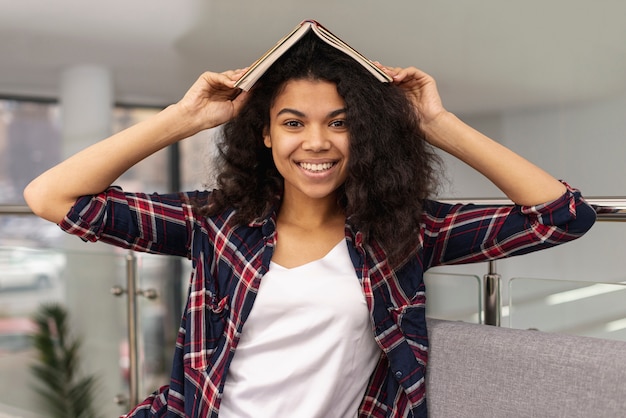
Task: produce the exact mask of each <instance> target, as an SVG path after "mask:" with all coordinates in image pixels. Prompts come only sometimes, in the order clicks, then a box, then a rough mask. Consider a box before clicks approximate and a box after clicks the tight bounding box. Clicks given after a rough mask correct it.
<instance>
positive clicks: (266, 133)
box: [263, 128, 272, 148]
mask: <svg viewBox="0 0 626 418" xmlns="http://www.w3.org/2000/svg"><path fill="white" fill-rule="evenodd" d="M263 143H264V144H265V146H266V147H267V148H272V137H271V136H270V132H269V129H267V128H265V129H263Z"/></svg>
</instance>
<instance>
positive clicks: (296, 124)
mask: <svg viewBox="0 0 626 418" xmlns="http://www.w3.org/2000/svg"><path fill="white" fill-rule="evenodd" d="M285 126H289V127H290V128H297V127H300V126H302V123H300V121H297V120H288V121H286V122H285Z"/></svg>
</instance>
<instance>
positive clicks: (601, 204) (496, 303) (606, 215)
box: [440, 197, 626, 326]
mask: <svg viewBox="0 0 626 418" xmlns="http://www.w3.org/2000/svg"><path fill="white" fill-rule="evenodd" d="M585 200H586V201H587V203H589V205H591V207H592V208H593V209H594V210H595V211H596V214H597V220H598V221H601V222H626V197H599V198H590V199H585ZM440 201H442V202H444V203H451V204H455V203H463V204H467V203H473V204H476V205H510V204H511V203H512V202H511V201H510V200H507V199H478V198H477V199H441V200H440ZM501 283H502V278H501V277H500V275H499V274H498V273H497V269H496V262H495V261H490V262H489V271H488V273H487V274H485V275H484V276H483V297H484V323H485V324H486V325H495V326H500V323H501V318H502V300H501V299H502V296H501V294H502V293H501Z"/></svg>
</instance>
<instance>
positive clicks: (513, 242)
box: [423, 183, 596, 267]
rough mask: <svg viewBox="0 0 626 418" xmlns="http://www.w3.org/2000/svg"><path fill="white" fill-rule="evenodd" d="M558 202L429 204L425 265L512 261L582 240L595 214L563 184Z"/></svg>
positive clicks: (426, 223) (593, 220)
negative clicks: (511, 258) (486, 204)
mask: <svg viewBox="0 0 626 418" xmlns="http://www.w3.org/2000/svg"><path fill="white" fill-rule="evenodd" d="M564 184H565V186H566V187H567V191H566V192H565V193H564V194H563V195H562V196H561V197H559V198H558V199H556V200H554V201H552V202H548V203H544V204H541V205H536V206H520V205H509V206H482V205H473V204H469V205H462V204H457V205H449V204H443V203H440V202H433V201H431V202H428V205H427V208H426V215H425V221H424V222H425V225H424V231H423V234H424V236H423V242H424V243H423V249H424V261H425V263H426V264H427V265H426V267H434V266H437V265H443V264H465V263H474V262H481V261H487V260H495V259H498V258H505V257H511V256H515V255H521V254H526V253H529V252H533V251H538V250H541V249H544V248H549V247H552V246H555V245H558V244H562V243H565V242H568V241H572V240H574V239H576V238H579V237H581V236H582V235H583V234H584V233H585V232H587V231H588V230H589V228H591V226H592V225H593V224H594V222H595V219H596V212H595V211H594V209H593V208H592V207H591V206H589V204H587V203H586V202H585V200H584V199H583V198H582V196H581V194H580V192H579V191H578V190H576V189H574V188H572V187H570V186H569V185H568V184H566V183H564Z"/></svg>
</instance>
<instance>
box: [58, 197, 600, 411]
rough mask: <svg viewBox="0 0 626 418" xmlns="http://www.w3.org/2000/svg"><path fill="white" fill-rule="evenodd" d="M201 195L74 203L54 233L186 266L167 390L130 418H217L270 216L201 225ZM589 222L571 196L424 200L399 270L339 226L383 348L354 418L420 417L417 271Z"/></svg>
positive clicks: (566, 236) (522, 249)
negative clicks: (186, 261)
mask: <svg viewBox="0 0 626 418" xmlns="http://www.w3.org/2000/svg"><path fill="white" fill-rule="evenodd" d="M209 193H210V192H206V191H203V192H191V193H176V194H167V195H159V194H152V195H146V194H131V193H124V192H123V191H122V190H121V189H119V188H116V187H112V188H110V189H108V190H107V191H106V192H104V193H101V194H98V195H95V196H86V197H83V198H80V199H79V200H78V201H77V202H76V204H75V206H74V207H73V208H72V210H71V211H70V212H69V213H68V215H67V216H66V218H65V220H64V221H63V222H62V223H61V224H60V226H61V227H62V228H63V229H64V230H65V231H67V232H68V233H71V234H75V235H78V236H79V237H81V238H82V239H83V240H86V241H102V242H107V243H110V244H114V245H117V246H120V247H123V248H130V249H133V250H135V251H146V252H151V253H159V254H170V255H178V256H184V257H188V258H190V259H191V261H192V265H193V274H192V277H191V283H190V289H189V296H188V299H187V306H186V309H185V312H184V314H183V317H182V321H181V326H180V330H179V334H178V338H177V342H176V348H175V354H174V362H173V369H172V375H171V379H170V382H169V385H167V386H163V387H162V388H161V389H159V390H158V391H156V392H155V393H153V394H152V395H151V396H149V397H148V398H147V399H146V400H145V401H143V402H142V403H141V404H139V405H137V406H136V407H135V408H134V409H133V410H132V411H131V412H130V413H129V414H128V415H126V416H127V417H216V416H217V415H218V412H219V406H220V400H221V395H222V390H223V385H224V381H225V377H226V375H227V373H228V368H229V365H230V362H231V359H232V358H233V355H234V353H235V350H236V348H237V343H238V341H239V338H240V336H241V332H242V329H243V326H244V324H245V322H246V318H247V317H248V314H249V313H250V310H251V308H252V304H253V303H254V299H255V296H256V293H257V290H258V288H259V283H260V281H261V280H262V277H263V275H264V274H265V273H266V272H267V271H268V267H269V262H270V259H271V258H272V251H273V248H274V245H275V243H276V229H275V225H276V224H275V216H276V214H275V213H273V214H272V215H271V216H269V217H268V218H266V219H260V220H258V221H256V222H253V223H251V224H249V225H243V226H238V227H233V226H231V225H229V222H228V221H229V219H230V216H231V215H232V211H226V212H225V213H223V214H221V215H220V216H216V217H211V218H199V217H197V216H196V215H195V213H194V210H193V208H192V206H191V205H190V203H189V202H190V201H198V202H206V201H207V200H208V197H209ZM594 221H595V212H594V210H593V209H592V208H591V207H589V206H588V205H587V204H586V203H585V202H584V200H583V199H582V197H581V196H580V193H579V192H578V191H577V190H575V189H572V188H570V187H569V186H568V190H567V192H566V193H565V194H564V195H563V196H562V197H560V198H559V199H557V200H555V201H553V202H550V203H547V204H543V205H538V206H532V207H523V206H476V205H460V204H459V205H448V204H442V203H439V202H435V201H429V202H427V205H426V207H425V212H424V215H423V224H422V227H421V231H420V234H419V236H418V237H416V239H418V240H419V246H418V250H417V252H416V254H415V255H414V256H413V257H411V258H410V259H409V260H408V261H407V262H406V263H404V264H403V265H402V267H400V268H399V269H396V270H394V269H392V268H391V266H390V265H389V264H388V263H387V261H386V259H385V256H384V253H383V251H382V250H381V248H380V247H379V246H378V245H376V243H371V244H366V243H364V242H363V237H362V234H361V233H360V232H359V231H358V230H355V228H353V227H352V226H351V225H350V222H349V221H348V222H347V224H346V243H347V246H348V248H349V252H350V256H351V259H352V262H353V264H354V268H355V271H356V274H357V276H358V278H359V280H360V283H361V286H362V289H363V293H364V295H365V299H366V301H367V304H368V307H369V311H370V315H371V323H372V332H373V335H374V338H375V340H376V342H377V343H378V345H379V347H380V349H381V355H380V359H379V361H378V364H377V366H376V368H375V370H374V372H373V374H372V375H371V377H370V380H369V384H368V388H367V390H366V393H365V396H364V398H363V400H362V402H361V406H360V409H359V417H426V414H427V412H426V393H425V372H426V362H427V356H428V334H427V330H426V320H425V302H426V297H425V288H424V282H423V274H424V271H426V270H427V269H428V268H430V267H434V266H437V265H443V264H459V263H471V262H480V261H486V260H491V259H497V258H503V257H509V256H514V255H519V254H524V253H527V252H531V251H536V250H540V249H542V248H547V247H551V246H554V245H557V244H560V243H563V242H567V241H570V240H573V239H575V238H577V237H579V236H581V235H582V234H583V233H584V232H586V231H587V230H588V229H589V228H590V227H591V225H592V224H593V222H594ZM328 290H329V292H330V291H332V289H328ZM285 413H286V415H285V416H288V415H289V413H288V411H286V412H285Z"/></svg>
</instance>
